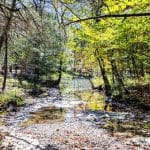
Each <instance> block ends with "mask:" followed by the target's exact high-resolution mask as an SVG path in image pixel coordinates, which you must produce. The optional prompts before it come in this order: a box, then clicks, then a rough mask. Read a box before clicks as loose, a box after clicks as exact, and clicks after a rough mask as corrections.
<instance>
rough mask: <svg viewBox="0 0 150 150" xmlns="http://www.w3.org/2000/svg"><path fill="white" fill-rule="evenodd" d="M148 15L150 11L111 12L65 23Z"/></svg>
mask: <svg viewBox="0 0 150 150" xmlns="http://www.w3.org/2000/svg"><path fill="white" fill-rule="evenodd" d="M144 16H145V17H146V16H150V13H137V14H109V15H102V16H95V17H88V18H83V19H78V20H75V21H71V22H68V23H66V24H65V25H70V24H73V23H78V22H82V21H87V20H94V19H98V18H122V17H124V18H127V17H144Z"/></svg>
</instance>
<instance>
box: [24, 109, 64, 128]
mask: <svg viewBox="0 0 150 150" xmlns="http://www.w3.org/2000/svg"><path fill="white" fill-rule="evenodd" d="M65 114H66V111H65V110H64V109H63V108H56V107H54V106H49V107H43V108H41V109H40V110H39V111H37V112H34V113H32V114H31V117H30V118H29V119H28V120H27V121H26V122H24V123H23V124H22V125H23V126H28V125H33V124H42V123H56V122H60V121H63V120H64V116H65Z"/></svg>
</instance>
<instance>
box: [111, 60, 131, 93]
mask: <svg viewBox="0 0 150 150" xmlns="http://www.w3.org/2000/svg"><path fill="white" fill-rule="evenodd" d="M111 66H112V70H113V74H114V76H115V78H116V80H117V82H118V83H119V86H120V88H119V91H120V93H122V91H121V87H122V88H123V90H124V91H125V92H126V93H129V91H128V90H127V89H126V87H125V85H124V82H123V80H122V78H121V76H120V74H119V72H118V69H117V66H116V63H115V61H114V60H112V59H111Z"/></svg>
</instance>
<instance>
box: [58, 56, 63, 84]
mask: <svg viewBox="0 0 150 150" xmlns="http://www.w3.org/2000/svg"><path fill="white" fill-rule="evenodd" d="M62 63H63V62H62V58H60V64H59V69H58V73H59V76H58V80H57V85H59V83H60V81H61V77H62Z"/></svg>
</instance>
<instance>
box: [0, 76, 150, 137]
mask: <svg viewBox="0 0 150 150" xmlns="http://www.w3.org/2000/svg"><path fill="white" fill-rule="evenodd" d="M60 89H61V90H60V91H59V90H58V89H54V88H53V89H48V90H47V91H46V92H47V94H48V96H46V97H42V96H40V97H41V98H40V97H38V98H36V99H34V102H33V103H32V102H31V104H27V105H26V106H25V107H23V108H20V110H19V111H18V112H16V113H10V114H8V115H7V116H2V117H1V122H3V124H5V125H6V126H7V128H8V129H9V130H12V129H13V130H14V129H15V130H17V129H20V128H21V127H25V126H29V125H34V124H43V123H50V124H52V123H57V122H64V121H66V120H71V119H73V118H78V119H79V120H82V121H88V122H91V123H93V124H94V125H96V126H97V127H103V128H106V129H108V130H111V131H115V132H117V131H119V132H126V131H130V132H133V133H134V134H141V135H143V136H149V134H150V133H149V129H150V120H149V117H150V116H149V115H148V114H139V116H138V117H137V116H136V114H134V113H132V112H123V111H119V109H118V110H112V105H111V104H109V105H108V104H107V108H106V109H105V110H104V108H105V106H106V103H105V95H104V94H103V93H102V92H101V93H100V92H98V91H93V90H92V89H91V85H90V82H89V80H88V79H84V78H73V79H69V78H63V80H62V82H61V88H60ZM31 101H32V100H31Z"/></svg>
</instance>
